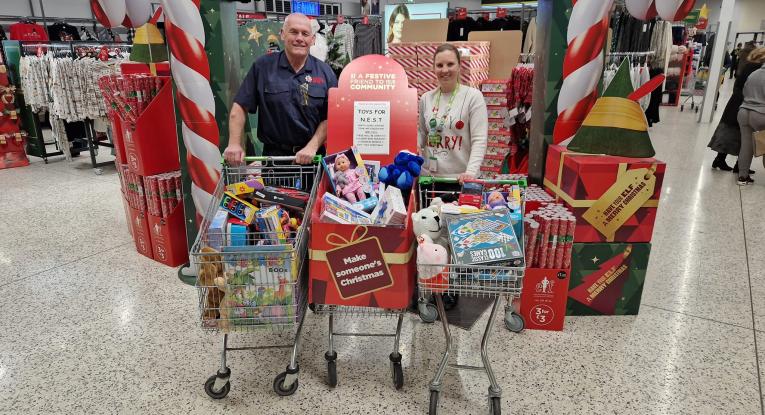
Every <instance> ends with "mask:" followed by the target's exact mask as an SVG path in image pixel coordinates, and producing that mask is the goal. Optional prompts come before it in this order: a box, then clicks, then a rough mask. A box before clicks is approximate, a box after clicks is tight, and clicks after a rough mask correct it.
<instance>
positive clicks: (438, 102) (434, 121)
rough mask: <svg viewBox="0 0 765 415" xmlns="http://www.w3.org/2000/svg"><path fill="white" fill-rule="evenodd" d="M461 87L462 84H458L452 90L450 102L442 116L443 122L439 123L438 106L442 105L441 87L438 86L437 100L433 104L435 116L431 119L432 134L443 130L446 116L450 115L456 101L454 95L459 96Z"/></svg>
mask: <svg viewBox="0 0 765 415" xmlns="http://www.w3.org/2000/svg"><path fill="white" fill-rule="evenodd" d="M459 89H460V84H457V86H456V87H455V88H454V91H452V96H451V97H449V104H448V106H447V107H446V111H444V115H443V116H442V117H441V123H440V125H438V121H437V119H438V109H439V108H438V107H439V106H440V105H441V88H438V97H436V102H435V104H433V118H431V119H430V132H431V134H434V133H435V132H441V131H442V130H443V129H444V123H445V122H446V117H448V116H449V113H450V112H451V110H452V104H453V103H454V97H456V96H457V91H459Z"/></svg>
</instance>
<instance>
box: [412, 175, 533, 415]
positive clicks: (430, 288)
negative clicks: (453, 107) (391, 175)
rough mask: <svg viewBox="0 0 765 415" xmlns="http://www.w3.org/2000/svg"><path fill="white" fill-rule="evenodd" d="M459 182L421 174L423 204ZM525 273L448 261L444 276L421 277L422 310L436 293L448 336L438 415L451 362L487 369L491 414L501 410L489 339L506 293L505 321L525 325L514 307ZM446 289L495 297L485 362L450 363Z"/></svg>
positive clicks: (433, 389)
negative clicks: (480, 364)
mask: <svg viewBox="0 0 765 415" xmlns="http://www.w3.org/2000/svg"><path fill="white" fill-rule="evenodd" d="M455 183H456V180H454V179H442V178H432V177H422V178H420V182H419V185H420V188H419V198H420V206H429V205H430V202H431V200H432V199H433V198H435V197H440V196H441V195H443V194H445V193H450V192H449V191H448V190H443V189H444V188H445V187H447V188H448V187H450V185H451V186H454V184H455ZM486 183H496V184H518V185H520V186H521V187H525V185H526V183H525V181H486ZM420 266H426V267H427V266H433V267H444V265H443V264H441V265H435V264H418V267H420ZM523 275H524V267H523V266H520V267H506V266H490V265H458V264H447V265H446V266H445V271H444V273H443V278H439V279H431V280H429V281H428V282H424V281H419V280H418V287H419V295H420V301H418V307H419V310H420V312H423V310H425V312H430V311H428V310H427V308H428V307H429V305H428V304H427V302H426V301H424V298H425V297H426V296H428V295H433V296H434V297H435V302H436V311H437V314H438V317H439V318H440V319H441V322H442V324H443V330H444V336H445V337H446V351H445V352H444V356H443V358H442V359H441V363H440V364H439V366H438V369H437V370H436V375H435V377H434V378H433V380H432V381H431V383H430V406H429V412H428V413H429V414H431V415H434V414H437V413H438V400H439V395H440V393H441V386H442V381H443V378H444V374H445V373H446V368H447V366H449V367H452V368H456V369H462V370H481V371H484V372H485V373H486V375H487V377H488V378H489V383H490V387H489V394H488V398H489V412H490V413H491V414H500V413H501V396H502V389H501V388H500V387H499V384H497V379H496V377H495V376H494V372H493V371H492V369H491V364H490V362H489V355H488V343H489V337H490V335H491V331H492V329H493V327H494V319H495V317H496V315H497V311H498V310H499V304H500V300H501V299H502V298H503V297H506V298H507V305H506V307H505V325H506V326H507V327H508V329H510V330H512V331H516V332H517V331H521V330H522V329H523V326H524V322H523V318H522V317H521V316H520V315H519V314H517V313H516V312H515V311H514V310H513V307H512V301H513V300H514V299H517V298H519V297H520V295H521V287H522V282H523ZM444 293H447V294H453V295H463V296H473V297H483V298H492V299H493V300H494V302H493V304H492V307H491V313H490V314H489V321H488V322H487V323H486V329H485V331H484V333H483V338H482V340H481V361H482V363H483V366H468V365H459V364H450V363H449V356H450V355H451V354H452V348H453V342H452V338H451V333H450V330H449V322H448V320H447V316H446V311H445V309H444V303H443V299H442V298H441V294H444ZM423 304H424V305H423Z"/></svg>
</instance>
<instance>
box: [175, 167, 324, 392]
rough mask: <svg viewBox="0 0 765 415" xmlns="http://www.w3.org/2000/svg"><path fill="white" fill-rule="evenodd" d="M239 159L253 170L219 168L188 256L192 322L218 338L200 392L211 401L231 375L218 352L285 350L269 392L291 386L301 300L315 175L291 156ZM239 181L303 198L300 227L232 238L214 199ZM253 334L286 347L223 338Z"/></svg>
mask: <svg viewBox="0 0 765 415" xmlns="http://www.w3.org/2000/svg"><path fill="white" fill-rule="evenodd" d="M245 160H246V161H247V162H257V163H256V164H257V165H245V166H237V167H233V166H226V165H224V167H223V174H222V177H221V179H220V182H219V183H218V186H217V188H216V189H215V193H214V194H213V199H212V203H211V204H210V206H209V208H208V210H207V212H206V213H205V216H204V219H203V221H202V225H201V226H200V230H199V233H198V235H197V239H196V241H195V242H194V245H193V246H192V248H191V251H190V254H191V258H192V263H193V264H194V266H195V267H196V269H197V271H198V272H197V274H198V276H197V282H196V287H197V291H198V294H199V312H200V316H199V321H200V324H201V326H202V328H203V329H204V330H207V331H211V332H214V333H217V332H222V333H223V350H222V352H221V360H220V368H219V370H218V372H217V374H215V375H213V376H211V377H210V378H209V379H207V381H206V382H205V392H207V394H208V395H209V396H210V397H211V398H214V399H221V398H223V397H225V396H226V395H227V394H228V392H229V390H230V383H229V379H230V376H231V371H230V369H229V368H228V367H227V366H226V353H227V352H228V351H231V350H252V349H273V348H292V354H291V357H290V363H289V365H288V366H287V370H286V371H285V372H282V373H280V374H279V375H277V376H276V379H275V380H274V384H273V386H274V391H275V392H276V393H277V394H279V395H282V396H286V395H291V394H293V393H295V391H296V390H297V388H298V379H297V378H298V370H299V368H298V363H297V353H298V349H299V346H300V334H301V331H302V328H303V319H304V317H305V310H306V308H307V307H306V303H307V299H308V295H307V287H308V285H307V268H308V267H307V263H306V260H305V259H306V258H307V249H308V229H309V226H310V211H311V205H312V203H313V200H314V195H315V193H316V183H317V182H318V177H319V174H320V169H319V166H318V165H317V164H313V165H306V166H303V165H298V164H295V163H294V157H248V158H246V159H245ZM253 179H255V180H254V181H252V180H253ZM260 179H262V180H260ZM248 180H250V181H248ZM240 182H246V183H251V184H254V183H260V185H263V186H274V187H279V188H282V189H298V190H301V191H303V192H307V193H309V195H310V197H309V198H308V201H307V206H306V207H305V215H304V218H303V223H302V225H300V227H299V228H298V229H297V230H296V231H295V230H291V231H290V230H284V228H282V229H279V230H278V231H276V230H275V231H272V232H271V231H269V232H251V231H249V230H248V229H249V228H247V227H243V226H239V227H238V228H237V230H242V232H234V227H232V226H227V223H226V222H227V215H226V214H222V216H221V217H218V218H216V215H217V213H218V208H219V206H220V204H221V201H222V200H223V198H224V197H227V196H226V195H225V194H224V192H226V190H227V189H226V187H227V186H228V185H231V184H234V183H240ZM256 186H257V185H256ZM261 207H262V206H261ZM293 215H294V214H293ZM221 221H222V222H223V223H215V222H221ZM261 229H262V228H261ZM269 229H270V228H269ZM260 330H265V331H269V332H272V333H273V334H274V337H275V338H276V339H277V340H276V341H279V342H280V343H286V342H287V340H286V339H289V344H280V345H269V346H254V347H229V346H228V340H229V338H228V336H229V334H232V333H251V332H256V331H260Z"/></svg>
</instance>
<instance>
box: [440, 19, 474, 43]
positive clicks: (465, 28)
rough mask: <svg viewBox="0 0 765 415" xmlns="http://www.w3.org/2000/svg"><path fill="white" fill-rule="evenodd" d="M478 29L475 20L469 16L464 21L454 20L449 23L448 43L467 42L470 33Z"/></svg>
mask: <svg viewBox="0 0 765 415" xmlns="http://www.w3.org/2000/svg"><path fill="white" fill-rule="evenodd" d="M476 28H477V25H476V22H475V20H474V19H473V18H472V17H470V16H467V17H465V18H464V19H453V20H452V21H450V22H449V29H448V31H447V32H446V40H447V41H448V42H457V41H466V40H468V33H470V32H471V31H473V30H475V29H476Z"/></svg>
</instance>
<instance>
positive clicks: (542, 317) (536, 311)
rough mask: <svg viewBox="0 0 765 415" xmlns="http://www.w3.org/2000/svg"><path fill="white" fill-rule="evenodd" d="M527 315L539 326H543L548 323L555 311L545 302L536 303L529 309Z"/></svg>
mask: <svg viewBox="0 0 765 415" xmlns="http://www.w3.org/2000/svg"><path fill="white" fill-rule="evenodd" d="M529 317H531V320H532V321H533V322H534V323H536V324H537V325H539V326H545V325H547V324H550V322H551V321H552V320H553V317H555V311H553V309H552V308H551V307H550V306H548V305H546V304H537V305H535V306H534V307H532V308H531V311H529Z"/></svg>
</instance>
